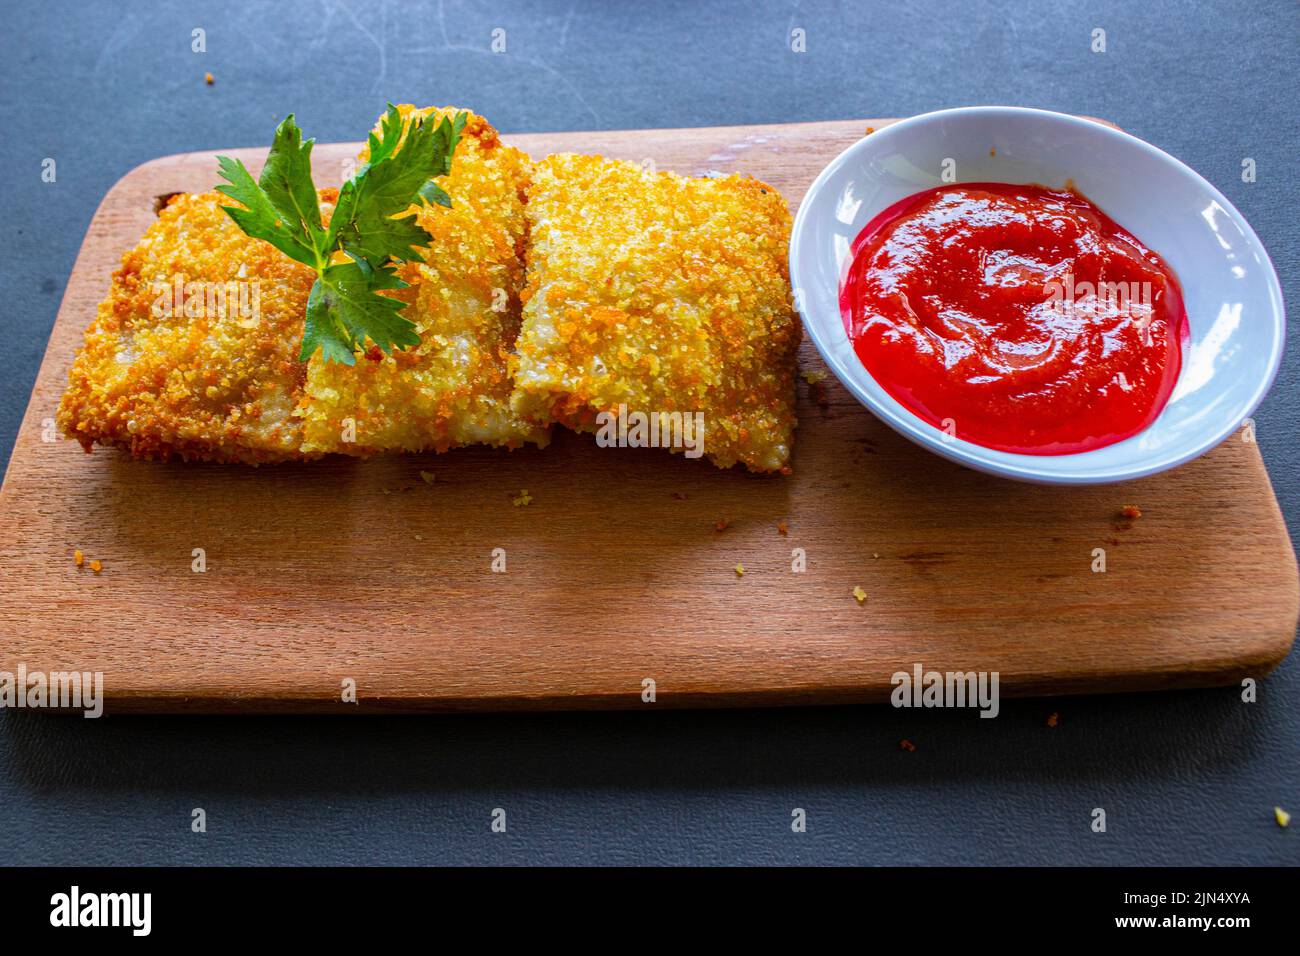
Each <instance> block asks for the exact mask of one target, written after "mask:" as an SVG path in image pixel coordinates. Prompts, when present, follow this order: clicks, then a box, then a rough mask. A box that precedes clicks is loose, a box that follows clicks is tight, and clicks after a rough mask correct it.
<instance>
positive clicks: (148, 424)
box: [58, 192, 316, 464]
mask: <svg viewBox="0 0 1300 956" xmlns="http://www.w3.org/2000/svg"><path fill="white" fill-rule="evenodd" d="M229 202H230V200H228V199H226V198H225V197H224V196H221V195H219V194H218V193H215V192H213V193H204V194H202V195H177V196H174V197H173V198H172V199H171V201H170V202H169V203H168V204H167V206H166V207H165V208H164V209H163V210H162V211H161V212H160V213H159V216H158V220H157V221H156V222H154V223H153V224H152V225H151V226H150V227H149V230H148V231H147V232H146V233H145V235H144V238H142V239H141V240H140V243H139V244H138V245H137V246H136V247H135V248H134V249H132V250H130V251H129V252H127V253H126V254H125V255H124V256H123V257H122V266H121V268H119V269H118V270H117V271H115V272H114V273H113V277H112V284H111V286H110V289H109V294H108V298H107V299H105V300H104V301H103V302H102V303H101V304H100V306H99V310H98V313H97V315H96V317H95V320H94V322H92V323H91V325H90V328H89V329H88V330H87V331H86V339H85V346H84V348H83V349H82V350H81V351H80V352H79V353H78V354H77V357H76V360H75V362H74V364H73V366H72V370H71V372H70V373H69V376H68V379H69V385H68V389H67V391H66V392H65V393H64V396H63V400H62V402H61V403H60V404H59V413H58V421H59V424H60V426H61V427H62V429H63V431H64V432H65V433H66V434H67V435H69V436H70V437H73V438H76V439H78V440H79V441H80V442H81V443H82V445H83V446H85V448H86V450H87V451H89V450H90V447H91V445H92V444H94V443H96V442H98V443H100V444H105V445H120V446H122V447H124V448H127V449H129V450H130V451H131V453H132V454H133V455H135V456H137V457H141V458H168V457H171V456H173V455H177V456H180V457H182V458H187V459H191V458H203V459H213V460H218V461H240V462H249V463H253V464H256V463H259V462H265V461H276V460H281V459H287V458H297V457H300V453H299V447H300V445H301V443H302V427H301V425H300V423H299V421H298V419H297V418H296V417H295V416H294V409H295V406H296V405H297V403H298V399H299V397H300V395H301V391H302V381H303V374H304V372H305V366H304V365H302V364H301V363H300V362H298V361H297V351H298V343H299V340H300V339H301V337H302V327H303V315H304V311H305V309H306V306H307V294H308V292H309V291H310V290H311V286H312V282H313V281H314V280H315V278H316V274H315V273H314V272H313V271H312V270H311V269H308V268H307V267H306V266H303V265H299V264H298V263H296V262H294V261H293V260H291V259H289V258H288V257H287V256H285V255H284V254H283V253H281V252H280V251H279V250H277V249H276V248H275V247H273V246H271V245H270V244H269V243H266V242H261V241H259V240H256V239H250V238H249V237H248V236H246V235H245V234H244V233H243V232H242V231H241V230H240V228H239V227H238V226H236V225H235V223H234V222H233V221H232V220H231V218H230V217H229V216H228V215H226V213H225V212H223V211H222V209H221V206H222V204H223V203H229Z"/></svg>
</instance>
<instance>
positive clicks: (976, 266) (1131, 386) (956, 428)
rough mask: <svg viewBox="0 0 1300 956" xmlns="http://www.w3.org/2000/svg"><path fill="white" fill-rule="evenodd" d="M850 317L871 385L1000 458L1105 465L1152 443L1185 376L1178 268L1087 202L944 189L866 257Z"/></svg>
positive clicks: (1031, 191) (874, 233)
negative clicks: (1101, 453)
mask: <svg viewBox="0 0 1300 956" xmlns="http://www.w3.org/2000/svg"><path fill="white" fill-rule="evenodd" d="M840 312H841V314H842V315H843V318H844V327H845V329H846V330H847V331H848V334H849V339H850V341H852V343H853V348H854V350H855V351H856V352H857V355H858V358H859V359H860V360H861V361H862V364H863V365H864V366H865V367H866V369H867V371H868V372H870V373H871V375H872V377H873V378H874V379H875V380H876V381H877V382H879V383H880V385H881V386H882V387H883V388H884V389H885V390H886V391H887V392H889V394H890V395H892V396H893V397H894V398H896V399H897V400H898V401H899V402H901V403H902V404H903V405H905V406H906V407H907V408H909V409H910V410H911V411H913V412H915V413H916V414H917V415H919V416H920V417H921V418H923V419H925V420H926V421H927V422H930V423H931V424H932V425H935V426H936V427H938V428H942V429H945V430H946V431H947V432H948V433H949V434H952V435H954V436H955V437H957V438H960V439H963V440H965V441H970V442H974V443H975V444H978V445H984V446H985V447H988V448H993V449H997V450H1000V451H1009V452H1020V453H1022V454H1028V455H1062V454H1070V453H1074V452H1083V451H1091V450H1092V449H1095V448H1101V447H1103V446H1105V445H1109V444H1112V443H1114V442H1117V441H1120V440H1122V439H1125V438H1129V437H1130V436H1132V435H1135V434H1137V433H1138V432H1140V431H1142V429H1144V428H1146V426H1147V425H1149V424H1151V422H1152V421H1154V420H1155V418H1156V416H1157V415H1159V414H1160V410H1161V409H1162V408H1163V407H1164V405H1165V402H1166V401H1168V399H1169V394H1170V392H1172V391H1173V387H1174V382H1175V381H1176V380H1177V378H1178V372H1179V369H1180V368H1181V366H1182V350H1183V342H1184V340H1185V338H1186V336H1187V314H1186V312H1185V311H1184V309H1183V297H1182V290H1181V288H1180V287H1179V284H1178V279H1177V277H1176V276H1175V275H1174V273H1173V271H1172V270H1171V269H1170V268H1169V266H1168V265H1166V264H1165V261H1164V260H1163V259H1161V258H1160V256H1158V255H1157V254H1156V253H1154V252H1152V251H1151V250H1150V249H1148V248H1147V247H1146V246H1144V245H1143V244H1142V243H1141V242H1139V241H1138V240H1137V239H1136V238H1135V237H1134V236H1133V235H1132V234H1130V233H1128V232H1126V231H1125V230H1124V229H1122V228H1120V227H1119V226H1118V225H1117V224H1116V223H1115V222H1114V221H1113V220H1111V219H1110V218H1109V217H1108V216H1107V215H1106V214H1105V213H1103V212H1102V211H1101V210H1100V209H1098V208H1097V207H1096V206H1094V205H1093V204H1092V203H1090V202H1089V201H1088V200H1087V199H1085V198H1084V197H1083V196H1081V195H1079V193H1077V192H1073V191H1061V190H1051V189H1045V188H1043V187H1042V186H1014V185H1009V184H1005V183H969V184H966V185H961V186H940V187H938V188H937V189H929V190H926V191H925V192H921V193H917V194H916V195H915V196H911V197H909V198H907V199H904V200H903V201H902V202H899V203H895V204H894V205H893V206H891V207H889V208H888V209H886V210H885V211H884V212H882V213H881V214H880V215H878V216H877V217H876V218H875V219H873V220H872V221H871V222H870V223H868V224H867V227H866V228H865V229H864V230H863V231H862V233H861V235H859V236H858V238H857V240H856V241H855V242H854V243H853V248H852V255H851V257H850V260H849V268H848V272H847V273H846V275H845V277H844V281H843V284H842V286H841V289H840Z"/></svg>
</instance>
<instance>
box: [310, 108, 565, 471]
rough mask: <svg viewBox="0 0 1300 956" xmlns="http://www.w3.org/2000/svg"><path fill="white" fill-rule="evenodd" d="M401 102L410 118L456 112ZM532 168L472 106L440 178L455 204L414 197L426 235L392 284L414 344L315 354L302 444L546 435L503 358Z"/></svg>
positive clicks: (368, 448)
mask: <svg viewBox="0 0 1300 956" xmlns="http://www.w3.org/2000/svg"><path fill="white" fill-rule="evenodd" d="M398 109H399V110H400V112H401V114H402V120H403V122H404V123H405V124H406V125H407V126H409V125H410V123H411V122H412V121H413V120H415V119H417V118H419V117H423V116H427V115H430V114H434V115H435V116H437V117H438V118H441V117H443V116H454V115H455V113H457V112H459V111H457V110H454V109H433V108H429V109H416V108H415V107H413V106H410V105H405V106H400V107H398ZM376 130H378V126H376ZM360 158H361V159H362V160H363V161H364V160H365V159H367V158H368V152H366V151H363V152H362V153H361V156H360ZM528 174H529V161H528V157H527V156H525V155H524V154H523V153H521V152H520V151H519V150H517V149H512V148H510V147H508V146H504V145H502V143H501V140H500V138H499V137H498V135H497V131H496V130H495V129H493V128H492V126H491V125H490V124H489V123H488V122H487V121H486V120H485V119H483V117H481V116H477V115H474V114H471V115H470V118H469V120H468V122H467V123H466V124H465V129H464V132H463V134H462V136H461V140H460V143H459V145H458V146H457V148H456V152H455V155H454V157H453V160H452V164H451V173H450V175H448V176H446V177H445V178H443V179H441V180H439V184H440V185H441V186H442V187H443V188H444V189H446V191H447V192H448V193H449V194H450V195H451V197H452V206H451V208H450V209H447V208H444V207H442V206H436V205H425V204H421V205H419V206H413V207H412V208H411V212H414V213H415V214H416V216H417V219H418V222H419V225H420V226H421V227H423V228H424V229H425V230H426V231H427V232H428V233H429V234H430V235H431V236H432V240H431V242H430V245H429V248H428V249H424V250H421V251H422V252H423V254H424V259H425V261H424V262H411V263H405V264H403V265H401V266H400V267H399V269H398V274H399V275H400V276H401V278H402V279H403V280H404V281H406V282H407V283H409V287H408V288H406V289H402V290H399V291H397V292H395V293H393V294H394V295H396V296H397V297H398V298H401V299H403V300H404V301H406V302H408V303H410V307H409V308H407V309H406V310H405V311H404V312H403V313H402V314H403V316H404V317H405V318H407V319H410V320H411V321H412V322H414V323H415V326H416V332H417V333H418V334H419V336H420V344H419V345H418V346H415V347H414V348H411V349H407V350H403V351H394V352H393V354H392V355H384V354H383V353H382V352H380V351H379V349H377V348H372V349H371V350H370V351H369V352H368V353H367V354H366V355H359V356H358V357H357V362H356V364H355V365H351V366H348V365H341V364H338V363H327V362H325V361H324V360H323V359H322V358H321V357H320V355H319V354H318V355H316V356H315V357H313V358H312V360H311V361H310V363H309V367H308V369H307V380H306V386H305V394H304V398H303V402H302V408H301V412H300V414H301V416H302V427H303V436H304V440H303V451H304V452H305V453H307V454H314V453H320V452H343V453H345V454H369V453H372V452H376V451H423V450H434V451H444V450H446V449H447V448H451V447H454V446H457V445H465V444H470V443H475V442H484V443H487V444H490V445H503V446H507V447H516V446H518V445H521V444H523V443H524V442H534V443H537V444H545V443H546V441H547V432H546V429H545V427H544V426H542V425H539V424H537V423H536V422H533V421H530V420H528V419H526V418H524V417H523V416H522V415H520V414H518V413H517V412H515V411H514V410H513V409H512V408H511V404H510V394H511V382H510V374H509V369H508V367H507V361H508V355H509V353H510V351H511V349H512V348H513V347H514V341H515V337H516V335H517V334H518V331H519V321H520V316H519V313H520V291H521V289H522V287H523V281H524V261H523V254H524V237H525V230H526V228H527V224H526V222H525V220H524V198H525V197H524V191H525V189H526V187H527V184H528Z"/></svg>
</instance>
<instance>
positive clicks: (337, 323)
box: [217, 103, 468, 365]
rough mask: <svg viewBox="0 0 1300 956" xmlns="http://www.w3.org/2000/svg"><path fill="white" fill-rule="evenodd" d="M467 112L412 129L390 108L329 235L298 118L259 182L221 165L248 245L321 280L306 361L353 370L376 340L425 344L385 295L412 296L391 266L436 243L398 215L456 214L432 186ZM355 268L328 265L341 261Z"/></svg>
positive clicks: (446, 167)
mask: <svg viewBox="0 0 1300 956" xmlns="http://www.w3.org/2000/svg"><path fill="white" fill-rule="evenodd" d="M467 119H468V114H467V113H458V114H457V115H456V116H455V118H454V119H448V118H443V119H442V120H440V121H438V122H437V123H435V122H434V118H433V117H423V118H421V119H419V120H417V121H415V122H413V123H411V124H410V125H409V126H406V125H405V124H403V122H402V115H401V113H400V112H399V111H398V109H397V107H395V106H393V105H392V104H391V103H390V104H389V106H388V109H387V111H386V112H385V114H384V118H383V120H382V121H381V123H380V133H379V135H378V136H376V135H375V134H374V133H371V134H370V137H369V141H368V145H369V148H370V158H369V161H368V162H367V163H365V164H364V165H363V166H361V167H360V168H359V169H358V170H357V171H356V173H354V174H353V175H352V177H351V178H350V179H349V180H348V181H347V182H346V183H344V184H343V186H342V188H341V189H340V190H339V199H338V202H337V203H336V204H335V207H334V215H333V216H332V217H331V219H330V225H329V228H328V229H326V228H325V227H324V225H323V220H322V217H321V212H320V203H319V201H318V197H317V192H316V185H315V183H314V182H313V181H312V176H311V150H312V145H313V140H310V139H309V140H306V141H305V142H304V141H303V139H302V132H301V130H299V129H298V126H297V125H296V124H295V123H294V120H293V115H292V114H290V115H289V116H287V117H285V119H284V122H282V123H281V124H280V125H279V127H278V128H277V129H276V131H275V139H274V141H273V142H272V144H271V149H270V152H269V154H268V156H267V160H266V166H265V167H264V168H263V170H262V175H261V177H260V178H259V179H257V180H254V179H253V176H252V174H251V173H250V172H249V171H248V169H247V168H246V167H245V166H244V164H243V163H242V162H240V161H239V160H234V159H231V158H230V157H228V156H218V157H217V164H218V165H217V168H218V172H219V173H220V174H221V177H222V178H223V179H225V180H226V184H223V185H220V186H218V187H217V189H218V190H219V191H220V192H221V193H223V194H224V195H226V196H229V197H230V198H231V199H233V200H235V201H236V202H238V203H240V204H241V205H240V206H223V207H222V208H223V209H224V210H225V211H226V213H227V214H228V215H229V216H230V218H231V219H233V220H234V221H235V223H236V224H237V225H238V226H239V228H240V229H242V230H243V231H244V232H245V233H247V234H248V235H249V236H252V237H253V238H255V239H262V240H264V241H266V242H269V243H271V244H272V245H273V246H275V247H276V248H277V249H279V250H280V251H281V252H283V253H284V254H285V255H287V256H289V257H290V258H292V259H294V260H296V261H298V262H301V263H303V264H304V265H308V266H311V267H312V268H313V269H315V270H316V274H317V278H316V282H315V284H314V285H313V286H312V289H311V293H310V295H309V296H308V300H307V314H306V316H305V320H304V323H303V341H302V350H301V354H300V359H301V360H302V361H307V360H308V359H310V358H311V357H312V356H313V355H315V354H316V352H317V351H318V350H319V351H320V353H321V356H322V358H323V359H324V360H325V361H327V362H342V363H344V364H346V365H352V364H354V363H355V362H356V353H357V352H358V351H360V350H362V349H363V348H365V345H366V342H367V341H369V342H371V343H373V344H374V345H376V346H378V347H379V348H380V349H382V350H383V351H384V352H386V353H389V352H391V351H392V350H393V349H394V348H407V347H411V346H415V345H418V344H419V343H420V337H419V336H418V335H417V334H416V332H415V326H414V324H413V323H412V322H411V321H410V320H408V319H406V318H404V317H402V315H401V314H400V313H401V312H402V310H403V309H404V308H405V307H406V306H405V303H403V302H402V301H401V300H399V299H395V298H393V297H392V296H389V295H383V294H381V293H383V292H385V291H390V290H395V289H402V288H405V287H406V283H404V282H403V281H402V280H401V279H400V278H398V276H397V270H396V268H395V267H394V264H395V263H398V262H422V261H424V260H423V256H422V255H421V253H420V252H419V249H421V248H425V247H427V246H428V244H429V242H430V240H431V237H430V235H429V233H428V232H426V231H425V230H424V229H422V228H421V227H420V226H419V224H418V221H417V218H416V217H415V216H414V215H407V216H399V214H400V213H403V212H405V211H406V210H408V209H409V208H410V207H411V206H413V205H415V204H417V203H419V202H420V201H421V200H423V201H424V202H428V203H430V204H436V205H441V206H447V207H450V206H451V197H450V196H448V195H447V193H446V191H445V190H444V189H442V187H441V186H439V185H437V184H436V183H434V182H433V180H434V179H436V178H437V177H440V176H445V175H447V174H448V173H449V172H451V160H452V156H453V155H454V153H455V151H456V145H457V143H459V141H460V136H461V133H462V131H463V130H464V128H465V122H466V120H467ZM339 251H342V252H344V253H346V254H347V255H348V256H349V257H351V259H352V261H351V262H340V263H331V259H332V257H333V256H334V254H335V253H336V252H339Z"/></svg>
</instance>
